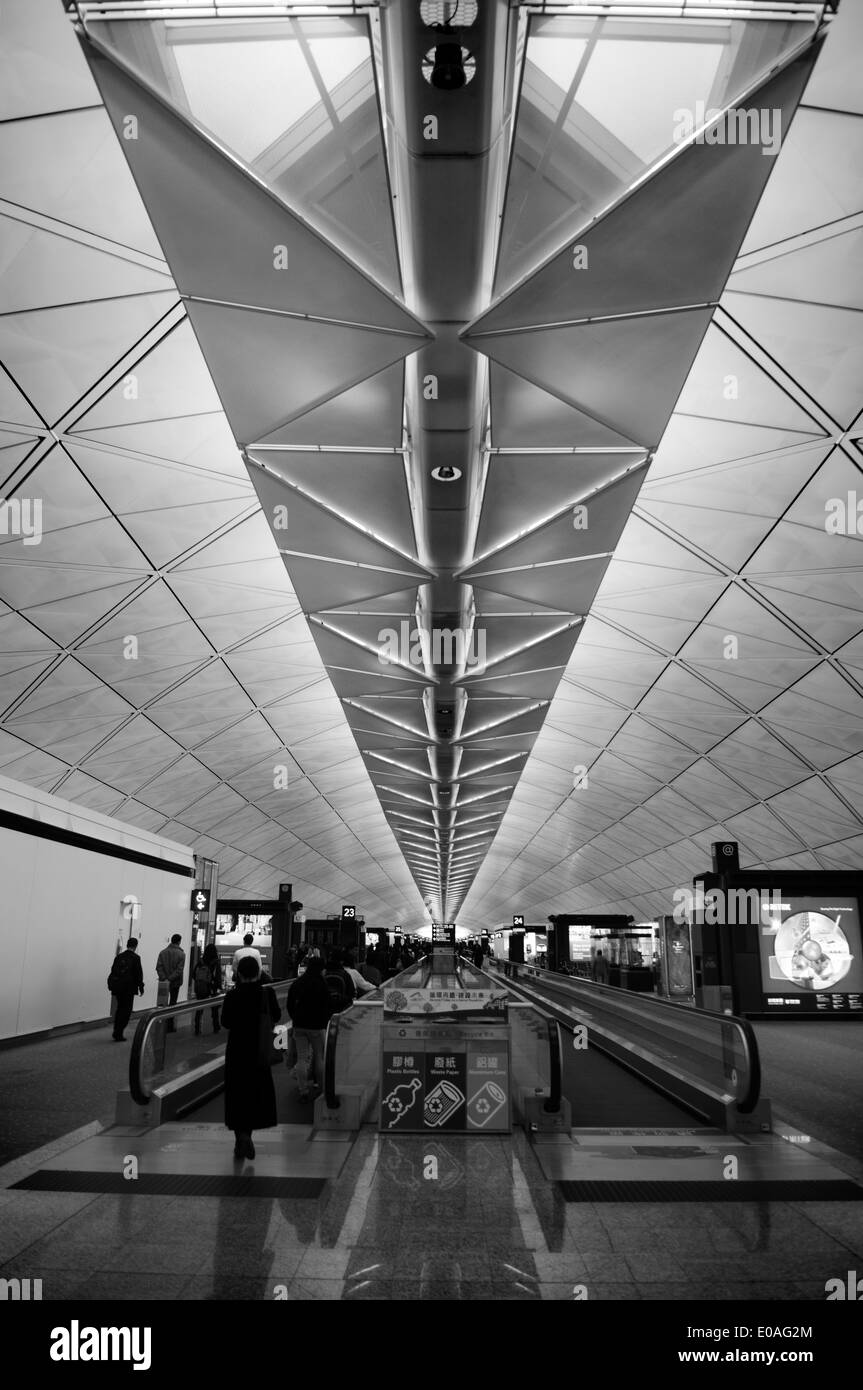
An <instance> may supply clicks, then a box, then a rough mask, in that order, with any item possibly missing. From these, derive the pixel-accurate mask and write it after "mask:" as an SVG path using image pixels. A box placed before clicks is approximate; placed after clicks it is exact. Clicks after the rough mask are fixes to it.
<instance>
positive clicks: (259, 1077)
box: [222, 956, 282, 1158]
mask: <svg viewBox="0 0 863 1390" xmlns="http://www.w3.org/2000/svg"><path fill="white" fill-rule="evenodd" d="M281 1016H282V1011H281V1009H280V1008H279V1005H278V1003H277V1002H276V998H275V995H274V994H273V991H272V990H271V989H265V988H264V986H263V984H262V983H261V971H260V966H259V965H258V962H257V960H256V959H255V957H254V956H244V957H243V958H242V960H241V961H239V963H238V965H237V984H236V987H235V988H234V989H232V990H230V991H229V992H228V994H227V995H226V996H225V1002H224V1005H223V1006H222V1027H223V1028H227V1029H228V1030H229V1034H228V1045H227V1047H226V1048H225V1124H226V1125H227V1127H228V1129H232V1130H233V1131H234V1138H235V1140H236V1142H235V1144H234V1157H235V1158H254V1157H255V1146H254V1144H253V1143H252V1131H253V1130H255V1129H270V1128H271V1127H272V1126H273V1125H274V1124H275V1123H276V1090H275V1087H274V1086H273V1072H272V1067H271V1066H270V1063H269V1061H267V1062H266V1063H263V1062H262V1061H261V1060H260V1057H261V1036H262V1031H263V1030H262V1026H261V1019H262V1017H263V1018H266V1019H267V1020H268V1021H269V1031H270V1032H272V1024H275V1023H278V1021H279V1019H280V1018H281Z"/></svg>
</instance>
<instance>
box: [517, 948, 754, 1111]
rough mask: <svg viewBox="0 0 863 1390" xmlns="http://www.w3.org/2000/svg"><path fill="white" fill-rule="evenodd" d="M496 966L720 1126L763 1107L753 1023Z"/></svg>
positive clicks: (529, 968)
mask: <svg viewBox="0 0 863 1390" xmlns="http://www.w3.org/2000/svg"><path fill="white" fill-rule="evenodd" d="M496 965H497V968H498V969H499V970H501V973H503V974H504V976H505V978H507V979H509V980H511V981H512V983H513V986H514V987H516V988H518V989H520V990H522V991H524V994H523V997H525V996H526V997H527V998H529V999H530V1000H531V1002H538V1003H540V1004H542V1003H545V1004H546V1005H547V1006H550V1007H551V1008H557V1009H558V1010H559V1011H560V1012H561V1013H564V1014H566V1015H567V1022H569V1023H571V1024H573V1025H583V1026H585V1027H586V1028H587V1032H588V1038H589V1041H590V1042H591V1044H593V1045H595V1046H597V1047H598V1048H599V1049H600V1050H601V1051H603V1052H606V1053H608V1054H609V1055H610V1056H612V1057H613V1058H614V1059H615V1060H616V1061H619V1062H622V1063H623V1064H624V1065H625V1066H626V1067H628V1068H629V1069H630V1070H631V1071H633V1072H635V1073H636V1074H638V1075H639V1076H641V1077H642V1078H643V1079H645V1080H647V1081H649V1082H650V1083H651V1084H652V1085H655V1086H658V1087H659V1088H660V1089H662V1090H664V1091H665V1092H666V1093H667V1094H668V1095H670V1096H672V1097H673V1098H674V1099H677V1100H680V1101H681V1102H682V1103H683V1104H684V1105H686V1106H687V1107H688V1108H690V1109H694V1110H696V1111H697V1112H698V1113H700V1114H704V1115H706V1116H707V1117H708V1118H709V1119H711V1120H712V1121H715V1120H717V1119H719V1118H724V1119H728V1117H729V1112H730V1111H733V1112H735V1113H736V1114H738V1115H751V1114H752V1113H753V1112H754V1111H755V1110H756V1108H757V1107H758V1105H759V1101H760V1095H761V1064H760V1059H759V1054H758V1043H757V1040H756V1037H755V1033H754V1030H753V1028H752V1025H751V1024H750V1023H749V1022H748V1021H747V1020H746V1019H743V1018H738V1017H737V1016H735V1015H732V1014H720V1013H714V1012H712V1011H710V1010H708V1009H693V1008H687V1007H684V1006H682V1005H680V1004H676V1003H674V1002H673V1001H671V1000H668V999H657V998H655V997H654V996H652V995H645V994H639V993H634V992H632V991H629V990H625V989H620V988H618V987H617V986H614V985H600V984H594V983H592V982H588V981H587V980H582V979H579V978H573V977H571V976H560V975H556V974H554V973H552V972H550V971H548V970H542V969H540V968H538V967H536V966H527V965H521V964H519V963H516V962H510V961H508V962H505V963H504V962H496ZM504 965H505V966H506V969H503V968H502V967H503V966H504Z"/></svg>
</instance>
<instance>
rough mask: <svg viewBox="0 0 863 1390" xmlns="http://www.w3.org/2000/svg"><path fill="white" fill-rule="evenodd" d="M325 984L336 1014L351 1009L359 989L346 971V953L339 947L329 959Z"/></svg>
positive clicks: (325, 973) (332, 951) (334, 949)
mask: <svg viewBox="0 0 863 1390" xmlns="http://www.w3.org/2000/svg"><path fill="white" fill-rule="evenodd" d="M324 984H325V985H326V986H327V988H328V990H329V991H330V1004H331V1006H332V1010H333V1012H335V1013H341V1011H342V1009H347V1008H349V1007H350V1005H351V1004H353V1002H354V1000H355V999H356V997H357V987H356V985H355V984H354V982H353V980H352V979H351V977H350V975H349V974H348V972H347V970H346V969H345V953H344V951H342V950H341V949H340V948H339V947H338V946H336V947H334V948H333V950H331V951H330V953H329V956H328V957H327V963H326V966H325V968H324Z"/></svg>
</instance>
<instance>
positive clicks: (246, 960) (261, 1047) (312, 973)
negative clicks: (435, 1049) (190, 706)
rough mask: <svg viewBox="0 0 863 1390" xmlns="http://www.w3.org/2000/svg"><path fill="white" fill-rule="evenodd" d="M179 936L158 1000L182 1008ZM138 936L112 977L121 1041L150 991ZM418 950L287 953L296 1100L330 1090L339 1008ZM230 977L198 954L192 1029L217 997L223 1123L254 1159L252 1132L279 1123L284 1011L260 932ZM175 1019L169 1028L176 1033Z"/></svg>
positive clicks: (249, 939)
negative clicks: (279, 1034) (276, 1074)
mask: <svg viewBox="0 0 863 1390" xmlns="http://www.w3.org/2000/svg"><path fill="white" fill-rule="evenodd" d="M180 941H181V938H180V937H179V936H178V935H175V936H173V937H172V938H171V943H170V946H167V947H165V949H164V950H163V951H162V952H161V953H160V955H159V959H158V961H157V965H156V973H157V977H158V980H159V994H158V1002H159V1004H163V1003H164V1004H175V1003H176V1002H177V997H178V995H179V992H180V986H181V983H182V978H183V969H184V965H185V959H186V956H185V952H184V951H183V949H182V947H181V945H180ZM137 946H138V942H137V940H136V939H134V938H131V939H130V940H129V942H128V943H127V946H126V949H125V951H121V952H119V953H118V954H117V956H116V957H115V960H114V964H113V966H112V969H111V974H110V975H109V977H108V989H109V991H110V992H111V994H112V996H113V999H114V1017H113V1019H112V1024H113V1027H112V1036H113V1038H114V1039H115V1041H117V1042H122V1041H124V1032H123V1030H124V1028H125V1027H126V1025H127V1023H128V1021H129V1017H130V1015H131V1012H132V1004H133V1002H134V997H135V995H136V994H143V993H144V977H143V972H142V969H141V960H140V957H139V956H138V954H137ZM420 958H421V957H420V952H419V951H415V950H414V949H413V948H412V947H411V946H409V945H408V944H407V943H399V944H395V943H394V944H392V945H390V944H388V943H387V942H386V941H385V940H383V941H380V942H379V943H378V944H377V945H376V946H373V947H371V948H370V949H368V950H362V951H360V953H359V956H357V954H356V953H355V952H353V951H350V950H345V949H343V948H341V947H324V948H323V949H322V948H320V947H317V946H312V945H302V946H299V947H297V946H292V947H291V948H290V950H289V952H288V957H287V964H286V970H285V978H286V979H288V980H292V981H293V983H292V984H291V986H290V989H289V990H288V995H287V999H286V1001H285V1002H286V1007H287V1013H288V1017H289V1019H290V1028H289V1031H288V1034H287V1037H288V1046H287V1050H286V1061H287V1063H288V1066H289V1067H290V1068H291V1069H292V1072H293V1076H294V1078H295V1080H296V1083H297V1093H298V1099H299V1101H300V1102H301V1103H302V1104H308V1103H309V1102H310V1101H312V1100H313V1099H314V1098H315V1096H316V1095H317V1094H319V1093H320V1092H321V1090H322V1089H323V1079H324V1040H325V1038H326V1032H327V1027H328V1024H329V1021H330V1019H331V1018H332V1016H333V1014H336V1013H340V1012H342V1010H344V1009H347V1008H349V1006H350V1005H351V1004H353V1002H354V1000H356V999H358V998H360V997H361V996H362V995H364V994H370V993H372V992H373V991H374V990H376V989H379V988H380V987H381V985H382V984H384V983H385V982H386V981H387V980H389V979H392V977H393V976H394V975H398V974H399V973H400V972H401V971H403V970H407V969H409V968H410V967H411V966H412V965H415V964H416V963H417V961H418V960H419V959H420ZM231 968H232V975H233V983H232V987H231V988H230V989H228V991H227V993H226V994H224V998H222V997H221V996H222V995H223V990H224V982H223V972H222V965H221V962H220V960H219V953H218V950H217V948H216V946H215V945H214V944H213V943H210V944H208V945H207V946H206V947H205V948H204V951H203V953H202V954H201V956H200V957H199V958H198V960H197V963H196V964H195V967H194V971H193V978H192V979H191V981H190V983H191V984H192V985H193V987H194V995H195V1000H196V1002H199V1003H200V1005H201V1007H200V1008H198V1009H196V1010H195V1022H194V1028H195V1033H196V1034H200V1032H201V1025H202V1020H203V1016H204V1012H205V1007H204V1001H205V1000H208V999H214V998H216V997H217V996H218V997H219V998H220V1004H212V1005H210V1015H211V1020H212V1028H213V1032H214V1033H219V1032H221V1030H222V1029H223V1028H224V1029H225V1030H226V1031H227V1033H228V1041H227V1046H226V1048H225V1125H226V1127H227V1128H228V1129H230V1130H232V1131H233V1134H234V1158H235V1159H237V1160H242V1159H246V1158H252V1159H253V1158H254V1157H255V1146H254V1143H253V1142H252V1134H253V1132H254V1131H255V1130H256V1129H269V1128H272V1126H274V1125H275V1124H276V1123H277V1120H276V1092H275V1086H274V1084H273V1072H272V1068H273V1060H274V1053H273V1035H274V1029H275V1025H276V1024H278V1023H279V1021H280V1019H281V1016H282V1011H281V1008H280V1006H279V1003H278V1000H277V998H276V995H275V992H274V991H273V990H271V989H267V988H266V986H267V985H270V984H272V983H273V981H272V978H271V977H270V975H269V974H267V972H266V970H265V969H264V968H263V961H262V958H261V953H260V951H259V950H258V949H257V948H256V947H255V945H254V937H253V936H252V935H251V934H248V935H246V936H245V937H244V939H243V945H242V946H241V947H240V948H239V949H238V950H237V951H235V952H234V956H233V960H232V962H231ZM173 1028H174V1020H173V1019H171V1020H169V1021H168V1023H167V1025H166V1031H173Z"/></svg>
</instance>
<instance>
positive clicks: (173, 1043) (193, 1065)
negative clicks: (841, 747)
mask: <svg viewBox="0 0 863 1390" xmlns="http://www.w3.org/2000/svg"><path fill="white" fill-rule="evenodd" d="M293 983H294V982H293V980H277V981H275V982H274V983H273V984H268V985H265V986H264V988H265V989H270V990H272V991H273V992H274V994H275V996H276V1000H277V1002H278V1005H279V1008H280V1009H281V1011H282V1017H283V1019H284V1018H285V1001H286V999H287V996H288V990H289V989H290V987H291V985H292V984H293ZM224 1002H225V995H224V994H216V995H212V996H211V997H210V998H208V999H190V1000H187V1001H186V1002H185V1003H182V1004H168V1005H167V1006H165V1007H164V1008H158V1009H148V1010H146V1011H145V1012H144V1013H142V1014H139V1015H137V1016H136V1020H135V1021H136V1023H137V1026H136V1028H135V1033H134V1036H133V1038H132V1048H131V1052H130V1054H129V1090H130V1092H131V1095H132V1099H133V1101H134V1102H135V1104H136V1105H142V1106H147V1105H149V1104H150V1102H151V1101H152V1100H153V1098H154V1096H159V1095H162V1094H164V1093H166V1092H169V1091H171V1090H172V1089H173V1088H176V1087H178V1086H181V1085H183V1084H184V1083H189V1082H191V1081H192V1079H193V1077H196V1076H197V1078H198V1079H199V1080H200V1081H201V1082H202V1083H203V1090H201V1089H200V1088H199V1090H198V1093H196V1094H195V1096H194V1102H198V1101H200V1100H201V1099H203V1098H204V1097H205V1096H206V1095H207V1094H208V1093H209V1094H211V1093H213V1092H215V1091H218V1090H219V1089H220V1087H221V1085H222V1081H223V1078H222V1069H223V1066H224V1057H225V1043H226V1040H227V1035H226V1034H225V1035H224V1036H223V1034H222V1031H221V1028H220V1032H219V1033H218V1034H215V1033H214V1032H213V1031H209V1030H208V1027H207V1025H208V1024H211V1023H212V1021H213V1016H212V1011H213V1010H218V1011H219V1012H221V1008H222V1005H223V1004H224ZM196 1015H200V1016H201V1017H200V1026H201V1031H200V1032H199V1033H198V1032H196V1031H195V1018H196ZM216 1038H218V1039H219V1040H218V1041H215V1039H216ZM207 1078H209V1080H210V1082H211V1083H212V1084H209V1085H208V1084H207ZM190 1103H192V1101H190Z"/></svg>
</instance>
